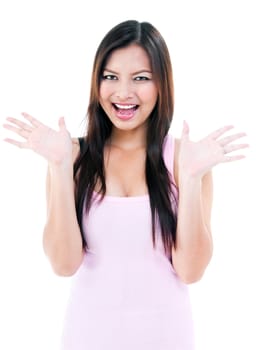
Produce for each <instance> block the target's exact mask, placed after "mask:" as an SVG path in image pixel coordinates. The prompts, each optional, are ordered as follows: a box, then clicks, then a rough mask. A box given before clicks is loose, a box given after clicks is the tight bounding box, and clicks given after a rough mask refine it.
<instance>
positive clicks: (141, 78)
mask: <svg viewBox="0 0 256 350" xmlns="http://www.w3.org/2000/svg"><path fill="white" fill-rule="evenodd" d="M102 78H103V79H104V80H117V77H116V76H115V75H112V74H106V75H103V77H102ZM134 80H135V81H147V80H150V78H148V77H144V76H138V77H135V78H134Z"/></svg>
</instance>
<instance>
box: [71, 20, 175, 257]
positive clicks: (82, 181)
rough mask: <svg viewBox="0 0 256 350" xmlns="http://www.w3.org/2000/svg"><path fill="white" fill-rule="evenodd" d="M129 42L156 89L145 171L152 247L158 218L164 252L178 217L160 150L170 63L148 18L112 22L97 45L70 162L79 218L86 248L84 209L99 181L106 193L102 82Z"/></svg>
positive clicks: (168, 110)
mask: <svg viewBox="0 0 256 350" xmlns="http://www.w3.org/2000/svg"><path fill="white" fill-rule="evenodd" d="M131 44H137V45H139V46H140V47H142V48H143V49H144V50H145V51H146V52H147V54H148V56H149V59H150V62H151V68H152V72H153V77H154V80H155V82H156V84H157V89H158V98H157V103H156V105H155V107H154V109H153V111H152V113H151V115H150V116H149V119H148V127H147V149H146V163H145V173H146V182H147V187H148V192H149V197H150V207H151V214H152V239H153V244H154V246H155V230H156V223H157V220H158V222H159V225H160V229H161V235H162V240H163V244H164V248H165V251H166V252H167V251H168V252H170V249H171V247H172V245H173V244H175V239H176V227H177V217H176V209H175V208H174V206H173V205H172V203H173V200H174V198H175V196H174V194H173V190H172V185H171V183H172V179H171V174H169V172H168V170H167V168H166V166H165V163H164V160H163V153H162V151H163V144H164V140H165V137H166V135H167V133H168V130H169V128H170V125H171V122H172V116H173V105H174V92H173V77H172V66H171V61H170V56H169V51H168V48H167V46H166V43H165V41H164V39H163V38H162V36H161V34H160V33H159V32H158V31H157V29H156V28H154V27H153V26H152V25H151V24H150V23H148V22H141V23H140V22H138V21H135V20H128V21H125V22H122V23H120V24H118V25H116V26H115V27H114V28H112V29H111V30H110V31H109V32H108V33H107V34H106V36H105V37H104V38H103V40H102V41H101V43H100V45H99V47H98V49H97V52H96V55H95V60H94V65H93V72H92V80H91V90H90V101H89V106H88V110H87V118H88V127H87V134H86V136H84V142H83V147H82V149H81V151H80V154H79V156H78V158H77V159H76V161H75V164H74V179H75V202H76V211H77V219H78V223H79V226H80V230H81V234H82V240H83V246H84V248H85V249H86V248H88V246H87V242H86V239H85V233H84V232H83V227H82V217H83V214H84V207H85V210H86V212H87V213H88V211H89V210H90V207H91V204H92V200H93V191H94V189H95V185H96V183H100V185H101V188H100V193H101V198H102V199H103V198H104V195H105V194H106V183H105V169H104V158H103V149H104V145H105V142H106V140H107V139H108V138H109V137H110V134H111V130H112V123H111V121H110V120H109V118H108V116H107V115H106V113H105V112H104V110H103V109H102V107H101V105H100V103H99V87H100V82H101V78H102V74H103V70H104V68H105V66H106V63H107V60H108V58H109V56H110V54H111V53H112V52H113V51H114V50H116V49H119V48H123V47H127V46H129V45H131Z"/></svg>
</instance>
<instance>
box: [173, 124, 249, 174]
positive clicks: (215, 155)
mask: <svg viewBox="0 0 256 350" xmlns="http://www.w3.org/2000/svg"><path fill="white" fill-rule="evenodd" d="M232 128H233V126H230V125H228V126H224V127H223V128H220V129H218V130H216V131H214V132H212V133H210V134H209V135H208V136H207V137H205V138H203V139H201V140H199V141H198V142H193V141H191V140H190V138H189V127H188V124H187V123H186V122H184V126H183V131H182V135H181V139H180V152H179V166H180V167H181V168H182V170H183V172H184V171H185V173H187V174H188V175H190V176H199V177H200V176H203V175H204V174H205V173H207V172H208V171H210V170H211V169H212V168H213V167H214V166H215V165H217V164H220V163H224V162H231V161H236V160H239V159H242V158H244V157H245V156H244V155H241V154H236V155H234V154H233V155H230V153H231V152H233V151H237V150H240V149H242V148H245V147H248V144H245V143H242V144H233V143H232V142H233V141H235V140H238V139H240V138H241V137H244V136H245V135H246V134H245V133H244V132H240V133H236V134H232V135H226V133H227V131H229V130H231V129H232Z"/></svg>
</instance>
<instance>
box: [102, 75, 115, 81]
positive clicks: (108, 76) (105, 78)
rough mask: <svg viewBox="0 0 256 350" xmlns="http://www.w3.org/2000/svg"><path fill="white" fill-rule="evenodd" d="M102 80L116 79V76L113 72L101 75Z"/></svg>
mask: <svg viewBox="0 0 256 350" xmlns="http://www.w3.org/2000/svg"><path fill="white" fill-rule="evenodd" d="M102 78H103V79H104V80H117V77H116V76H115V75H113V74H106V75H103V77H102Z"/></svg>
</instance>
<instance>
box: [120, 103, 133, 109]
mask: <svg viewBox="0 0 256 350" xmlns="http://www.w3.org/2000/svg"><path fill="white" fill-rule="evenodd" d="M115 106H116V107H117V108H120V109H130V108H134V107H136V105H119V104H118V103H115Z"/></svg>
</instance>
